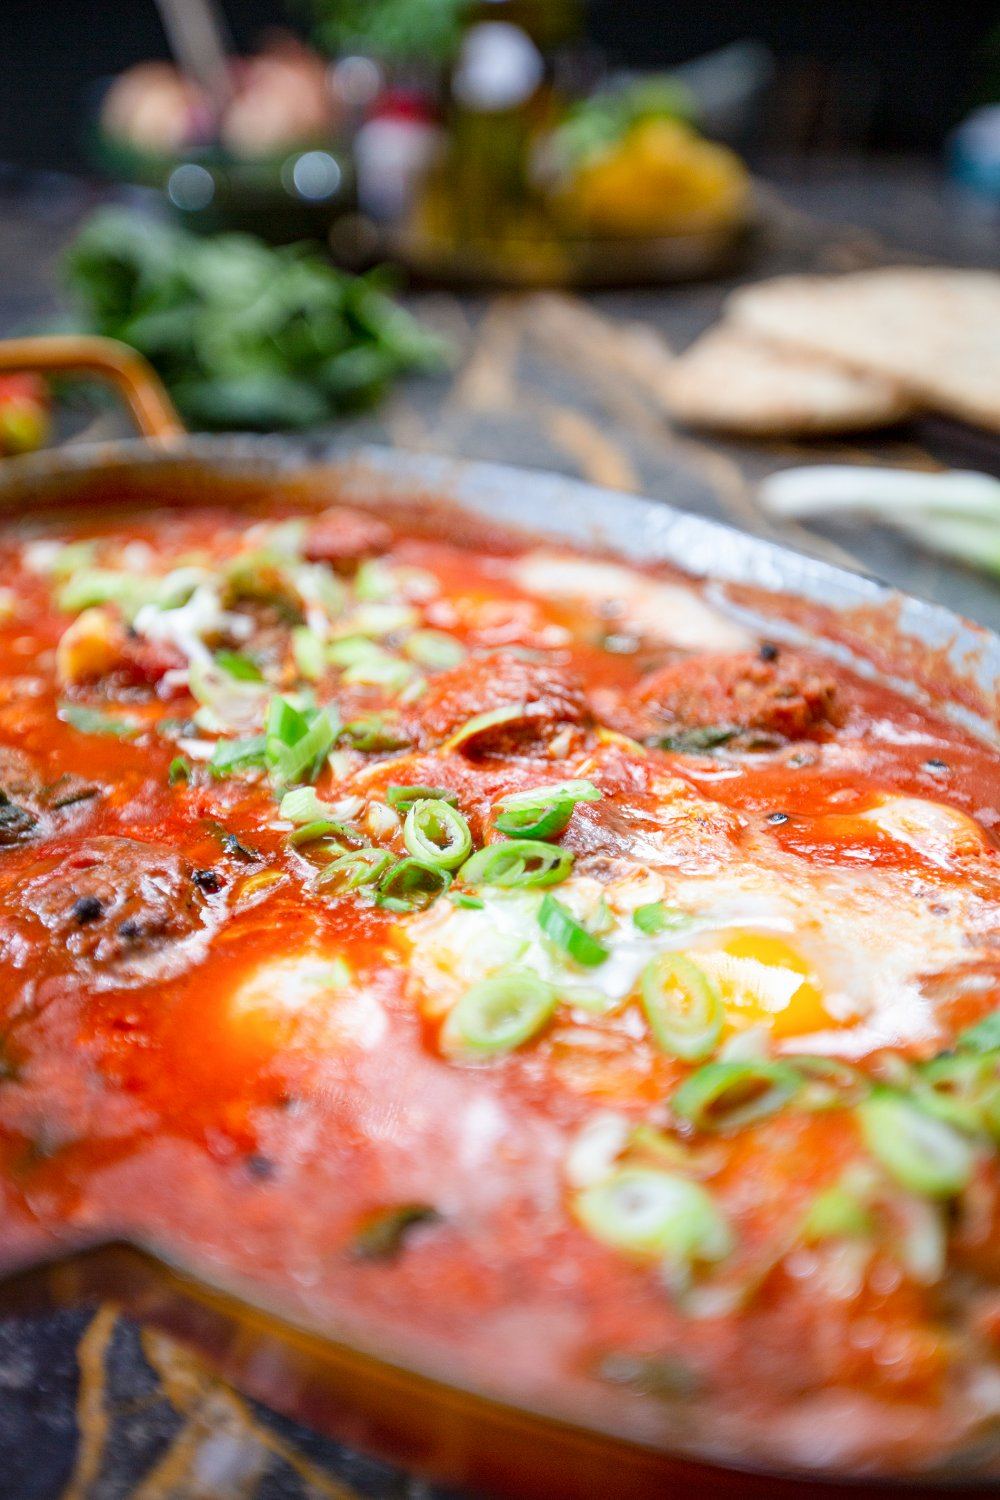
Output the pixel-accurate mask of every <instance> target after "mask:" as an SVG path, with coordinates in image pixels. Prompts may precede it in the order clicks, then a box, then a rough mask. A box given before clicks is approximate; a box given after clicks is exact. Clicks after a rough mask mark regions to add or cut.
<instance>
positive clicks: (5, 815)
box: [0, 745, 41, 848]
mask: <svg viewBox="0 0 1000 1500" xmlns="http://www.w3.org/2000/svg"><path fill="white" fill-rule="evenodd" d="M40 790H41V778H40V776H39V774H38V771H37V769H36V767H35V764H34V762H33V761H32V759H31V757H30V756H28V755H26V754H25V753H24V751H23V750H15V749H13V748H11V747H9V746H6V745H3V746H0V848H6V847H8V846H9V845H11V844H20V843H23V842H24V840H25V839H27V838H30V836H31V834H32V832H33V831H34V829H35V828H36V826H37V824H38V818H37V816H36V815H35V813H34V811H33V810H32V808H31V803H32V802H33V801H37V798H38V795H39V792H40ZM25 804H27V805H25Z"/></svg>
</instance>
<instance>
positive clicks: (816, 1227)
mask: <svg viewBox="0 0 1000 1500" xmlns="http://www.w3.org/2000/svg"><path fill="white" fill-rule="evenodd" d="M873 1228H874V1220H873V1218H872V1213H871V1209H870V1208H869V1206H868V1203H867V1201H866V1199H865V1196H864V1195H863V1194H861V1193H859V1192H857V1191H856V1190H855V1189H854V1188H852V1187H851V1186H850V1184H849V1183H846V1182H836V1183H834V1184H833V1186H832V1187H828V1188H824V1189H823V1191H822V1192H820V1193H818V1194H817V1195H816V1197H815V1198H814V1199H813V1201H812V1203H811V1204H810V1206H809V1209H808V1211H807V1212H806V1216H805V1218H804V1219H803V1221H802V1228H801V1235H802V1238H803V1239H804V1240H805V1242H806V1243H807V1244H814V1243H815V1242H816V1241H818V1240H841V1239H867V1237H868V1236H869V1235H870V1234H871V1233H872V1230H873Z"/></svg>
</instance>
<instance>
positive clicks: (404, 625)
mask: <svg viewBox="0 0 1000 1500" xmlns="http://www.w3.org/2000/svg"><path fill="white" fill-rule="evenodd" d="M417 619H418V615H417V612H416V610H415V609H414V608H413V607H412V605H410V604H392V603H389V602H388V601H385V602H383V601H381V600H377V601H374V602H373V603H365V604H362V605H361V606H360V607H359V608H358V609H356V610H354V611H353V613H352V614H351V617H350V620H349V621H348V622H347V623H348V624H349V625H350V627H351V629H352V630H353V631H355V632H356V633H357V634H358V635H373V636H386V635H395V634H397V633H398V632H399V631H401V630H410V629H412V627H413V626H414V625H415V624H416V623H417Z"/></svg>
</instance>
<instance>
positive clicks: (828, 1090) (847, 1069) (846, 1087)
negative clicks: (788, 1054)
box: [789, 1053, 871, 1110]
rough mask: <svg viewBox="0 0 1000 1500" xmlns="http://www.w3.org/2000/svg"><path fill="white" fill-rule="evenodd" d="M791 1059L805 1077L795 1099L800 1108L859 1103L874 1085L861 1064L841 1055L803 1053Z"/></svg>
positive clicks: (820, 1107)
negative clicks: (853, 1062)
mask: <svg viewBox="0 0 1000 1500" xmlns="http://www.w3.org/2000/svg"><path fill="white" fill-rule="evenodd" d="M789 1061H790V1062H791V1063H792V1064H793V1066H794V1068H795V1071H796V1072H797V1073H801V1075H802V1077H803V1080H804V1081H803V1086H802V1088H801V1089H800V1090H799V1095H798V1098H797V1099H796V1101H795V1105H796V1108H797V1109H806V1110H821V1109H842V1108H844V1107H845V1106H846V1105H850V1104H856V1103H857V1102H858V1101H859V1099H861V1098H863V1097H864V1095H865V1094H867V1093H868V1091H869V1090H870V1088H871V1083H870V1082H869V1080H868V1079H867V1078H866V1077H865V1075H864V1073H862V1072H861V1070H860V1069H859V1068H855V1067H852V1066H851V1064H850V1063H847V1062H843V1061H842V1060H841V1059H840V1058H839V1057H813V1056H812V1055H811V1054H808V1053H801V1054H800V1055H798V1056H796V1057H793V1058H790V1059H789Z"/></svg>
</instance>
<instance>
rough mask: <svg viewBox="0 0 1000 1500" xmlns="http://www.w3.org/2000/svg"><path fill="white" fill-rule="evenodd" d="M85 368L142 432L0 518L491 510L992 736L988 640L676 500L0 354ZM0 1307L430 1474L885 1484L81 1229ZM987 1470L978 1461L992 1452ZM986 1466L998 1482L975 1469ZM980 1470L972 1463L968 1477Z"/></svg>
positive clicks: (65, 455)
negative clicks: (257, 507)
mask: <svg viewBox="0 0 1000 1500" xmlns="http://www.w3.org/2000/svg"><path fill="white" fill-rule="evenodd" d="M12 369H40V370H47V371H52V372H61V373H62V372H71V371H75V372H77V373H88V374H90V375H97V376H100V377H102V378H104V379H107V380H109V381H110V382H112V383H113V384H114V385H116V386H117V387H118V388H119V389H120V390H121V391H122V393H123V394H124V396H125V398H126V400H127V402H128V405H129V407H130V409H131V410H132V413H133V415H134V416H135V418H136V421H137V423H138V425H139V428H140V431H141V433H142V437H141V438H140V439H137V440H130V441H124V442H116V443H109V444H102V445H99V446H97V445H79V446H75V447H70V448H67V449H63V450H59V451H55V452H51V453H46V454H41V455H32V456H29V457H24V458H20V459H15V460H9V461H7V462H6V463H4V464H3V465H2V466H0V507H2V508H3V509H4V511H5V512H6V513H8V514H10V513H17V512H25V513H26V512H29V511H32V512H34V511H42V510H45V509H53V508H55V509H60V508H64V507H68V506H74V505H76V504H90V505H95V504H100V503H101V502H102V500H105V501H106V500H107V499H108V497H109V496H113V497H114V498H115V500H116V501H121V500H122V499H123V498H127V499H128V501H129V503H135V504H139V505H142V504H163V503H169V504H170V505H184V504H186V503H195V502H204V500H205V498H206V494H210V495H211V496H212V498H213V499H215V500H217V501H220V502H224V501H226V500H227V499H230V500H232V501H234V502H235V501H238V500H239V499H241V498H243V497H245V496H247V495H248V494H254V495H257V496H258V497H259V496H260V495H262V494H273V493H282V494H285V495H289V496H291V497H293V498H294V500H295V501H296V503H298V504H301V505H302V506H304V507H307V506H309V505H317V506H319V505H322V504H324V503H329V501H330V500H331V498H343V499H345V500H348V501H349V502H350V503H351V504H352V505H362V506H364V505H368V506H372V507H378V508H379V509H380V510H383V511H390V512H393V513H397V514H399V515H402V516H405V517H406V518H407V521H408V524H412V525H414V526H427V527H428V528H430V529H435V528H440V526H441V524H442V521H443V520H445V519H446V520H448V521H449V524H451V525H453V526H455V525H458V526H461V527H466V528H471V531H472V532H473V533H477V532H478V534H480V535H484V534H486V535H488V532H489V528H490V526H491V525H492V526H496V525H501V526H503V527H505V528H514V529H515V530H520V531H522V532H528V533H530V534H532V535H533V536H535V537H544V538H546V539H548V540H550V541H555V542H562V543H566V544H568V545H572V546H574V547H578V548H584V549H594V550H597V551H599V552H601V553H604V554H608V553H613V554H616V555H617V556H619V557H622V558H624V559H626V560H627V561H630V562H633V563H640V564H642V565H644V566H647V567H649V566H652V567H656V566H661V567H663V568H664V569H667V570H672V571H674V572H676V571H678V570H680V571H681V572H683V573H685V574H687V575H689V576H691V577H693V578H695V579H697V580H700V581H702V582H703V586H704V588H705V591H706V593H707V595H708V596H709V597H711V599H712V601H713V602H714V603H715V604H716V605H717V606H718V607H720V608H722V609H723V610H726V611H728V612H730V613H731V614H734V615H736V616H737V617H739V618H742V619H744V620H747V621H749V622H750V623H753V624H754V625H756V626H757V627H758V628H762V629H766V631H767V633H768V634H770V635H772V636H775V637H777V638H784V639H789V640H802V639H807V640H808V641H809V643H810V644H811V645H812V646H813V647H814V648H815V649H818V650H821V651H826V652H828V653H830V654H834V655H837V656H840V657H843V658H846V659H849V660H850V661H851V663H852V664H853V665H854V666H855V667H856V668H857V669H858V670H859V671H861V672H864V673H867V674H870V675H872V676H875V677H876V678H878V679H880V680H883V681H887V682H891V683H892V684H893V686H895V687H897V688H901V689H902V690H903V691H904V692H907V693H909V694H910V695H912V696H914V697H916V698H919V699H921V700H923V701H930V702H932V703H934V705H935V706H936V707H938V708H939V709H942V710H944V711H945V712H946V713H947V714H949V715H951V716H952V717H954V718H955V719H956V720H958V721H959V722H961V723H963V724H965V725H966V726H969V727H972V728H974V729H975V730H976V731H977V732H978V733H980V734H981V735H982V736H984V737H985V738H987V739H988V740H989V741H990V742H991V743H997V742H998V740H1000V691H998V689H1000V637H997V636H996V635H994V634H992V633H991V632H988V631H986V630H983V629H981V628H979V627H977V626H975V625H972V624H970V623H969V622H967V621H964V620H962V619H961V618H960V617H958V616H957V615H954V614H952V613H951V612H950V611H948V610H946V609H943V608H941V607H939V606H935V605H931V604H927V603H924V602H921V601H919V600H916V599H913V598H910V597H908V596H905V595H902V594H899V593H897V592H895V591H893V590H891V589H889V588H887V587H886V586H885V585H883V584H880V583H878V582H875V581H873V580H871V579H867V578H863V577H861V576H859V575H855V574H852V573H848V572H845V571H843V570H840V569H837V568H834V567H831V566H829V565H828V564H826V563H823V562H818V561H815V560H812V559H809V558H805V557H802V556H799V555H798V554H796V553H794V552H791V551H788V550H786V549H784V548H782V547H779V546H776V545H774V544H773V543H771V542H768V541H764V540H761V539H759V538H754V537H750V536H747V535H743V534H741V533H738V532H735V531H732V530H730V529H728V528H727V527H724V526H721V525H718V524H716V523H714V522H710V521H706V520H702V519H700V518H698V517H695V516H692V515H687V514H684V513H682V512H679V511H675V510H673V509H671V508H670V507H669V506H666V505H663V504H660V503H656V502H652V501H649V500H643V499H639V498H636V497H631V496H622V495H620V494H617V493H612V492H608V491H604V490H600V489H597V488H594V487H592V486H589V485H584V484H581V483H579V482H576V481H574V480H570V479H566V478H563V477H561V476H556V475H551V474H541V473H531V472H525V471H522V470H517V469H513V468H505V467H501V466H498V465H488V464H475V463H455V462H452V461H449V460H446V459H441V458H434V457H428V456H424V455H408V454H400V453H394V452H389V451H385V450H375V449H372V450H363V451H360V452H358V451H354V452H351V451H347V450H345V449H344V448H343V447H341V446H339V445H336V444H335V445H329V444H325V443H324V444H322V445H319V446H317V445H316V444H315V443H309V442H305V441H299V440H290V441H286V440H281V441H279V440H276V439H272V438H247V437H225V436H224V437H218V438H200V437H189V436H187V435H186V434H185V433H184V431H183V429H182V427H181V424H180V422H179V421H178V419H177V417H176V414H175V413H174V412H173V410H172V407H171V405H170V402H169V399H168V397H167V396H166V394H165V392H164V391H163V390H162V387H160V385H159V383H158V382H157V380H156V378H155V376H153V374H152V372H151V371H149V369H148V367H146V366H145V365H144V364H143V362H142V361H141V360H140V359H139V358H138V357H137V356H136V355H134V353H133V352H132V351H131V350H127V349H125V348H124V347H123V346H120V345H114V344H110V343H108V342H107V341H102V340H93V339H51V340H20V341H16V342H12V343H9V344H7V345H0V371H2V370H12ZM0 1270H2V1271H5V1272H6V1276H5V1278H4V1280H3V1283H2V1285H0V1308H5V1309H15V1308H17V1309H24V1308H34V1309H37V1308H39V1307H44V1306H55V1305H63V1304H65V1303H68V1302H76V1301H83V1300H93V1299H94V1298H106V1299H109V1300H112V1301H114V1302H116V1303H118V1304H119V1305H121V1306H122V1307H123V1308H124V1309H125V1310H126V1311H127V1312H129V1313H131V1314H133V1315H134V1316H136V1317H138V1318H139V1319H141V1320H144V1321H146V1322H150V1323H154V1324H156V1325H157V1326H159V1327H161V1328H163V1329H165V1330H166V1331H168V1332H170V1333H172V1334H173V1335H174V1336H176V1337H178V1338H180V1339H181V1340H182V1341H185V1342H187V1343H188V1344H190V1345H191V1346H193V1347H194V1348H195V1349H197V1350H198V1351H199V1353H200V1354H201V1355H202V1356H203V1357H205V1358H206V1359H207V1360H208V1361H209V1363H211V1364H212V1365H214V1366H215V1367H216V1368H217V1369H218V1370H219V1371H220V1372H221V1373H222V1374H224V1375H225V1376H226V1378H228V1379H229V1380H231V1381H232V1382H233V1383H234V1384H235V1385H236V1386H238V1387H240V1388H241V1389H243V1390H245V1391H247V1392H248V1393H249V1394H251V1395H253V1396H255V1397H257V1398H258V1399H261V1400H263V1401H264V1402H266V1403H268V1404H269V1405H271V1406H273V1407H274V1408H276V1409H278V1410H281V1411H283V1412H285V1413H286V1414H288V1415H289V1416H292V1417H294V1418H296V1419H298V1420H299V1421H302V1422H304V1423H306V1424H308V1425H311V1426H313V1427H315V1428H317V1429H318V1430H321V1431H324V1432H327V1433H329V1434H331V1435H333V1436H335V1437H338V1438H340V1439H341V1440H343V1441H345V1442H347V1443H349V1444H351V1445H353V1446H356V1447H360V1448H364V1449H367V1450H370V1451H373V1452H377V1453H379V1454H382V1455H384V1456H386V1457H388V1458H389V1459H390V1460H392V1461H393V1462H395V1463H397V1464H399V1465H400V1466H402V1467H404V1468H406V1469H407V1470H412V1471H417V1472H419V1473H421V1474H425V1475H427V1476H429V1477H431V1478H433V1479H435V1480H439V1481H442V1482H445V1483H447V1484H450V1485H456V1486H460V1487H462V1488H465V1489H467V1490H470V1491H473V1492H476V1493H484V1492H485V1493H492V1494H507V1495H518V1496H527V1497H532V1496H539V1497H540V1496H546V1497H551V1496H560V1497H563V1496H565V1497H567V1500H573V1497H584V1496H597V1495H600V1496H605V1495H607V1496H611V1495H614V1496H615V1497H622V1500H633V1497H634V1500H640V1497H652V1496H654V1495H656V1496H660V1495H662V1494H664V1493H669V1494H671V1495H673V1496H678V1497H686V1496H695V1495H698V1496H702V1495H712V1494H716V1495H719V1496H723V1495H725V1496H747V1497H751V1496H775V1497H788V1500H794V1497H799V1500H804V1497H805V1496H807V1495H809V1496H818V1497H823V1496H829V1497H831V1500H832V1497H834V1496H838V1495H841V1496H845V1497H846V1496H848V1495H861V1494H869V1495H875V1494H883V1495H884V1494H887V1493H891V1492H892V1489H893V1488H894V1485H893V1482H892V1480H891V1479H880V1480H878V1481H876V1480H873V1479H870V1478H858V1477H857V1476H854V1477H851V1476H838V1475H836V1474H828V1473H823V1474H819V1473H814V1472H810V1473H809V1474H797V1475H796V1474H791V1473H780V1474H779V1473H777V1472H766V1471H764V1470H762V1469H760V1468H759V1467H754V1464H753V1461H752V1460H748V1462H747V1464H746V1466H745V1467H741V1468H738V1469H737V1468H733V1467H723V1466H721V1465H719V1464H718V1463H713V1462H711V1461H708V1460H706V1461H702V1459H701V1458H699V1457H691V1456H688V1455H685V1456H680V1455H679V1454H678V1453H677V1452H676V1451H674V1452H671V1451H668V1450H666V1449H659V1448H653V1447H650V1446H644V1445H643V1444H641V1443H639V1442H637V1441H635V1440H633V1439H630V1438H629V1436H628V1435H627V1434H625V1433H623V1432H621V1431H616V1430H613V1429H612V1428H611V1427H609V1426H608V1425H607V1424H606V1423H602V1420H601V1417H600V1414H594V1413H588V1414H587V1417H586V1420H583V1421H581V1420H579V1414H577V1419H574V1416H573V1414H572V1413H571V1412H567V1411H544V1412H542V1411H533V1410H528V1409H525V1408H520V1407H515V1406H513V1405H502V1404H499V1403H497V1402H496V1401H493V1400H491V1399H489V1397H488V1395H487V1394H485V1392H484V1391H476V1390H472V1389H469V1388H467V1387H466V1388H462V1387H460V1386H459V1385H458V1384H455V1383H449V1378H448V1374H447V1372H446V1371H445V1370H443V1369H442V1368H440V1367H435V1366H434V1363H433V1361H432V1360H431V1359H430V1358H425V1359H421V1358H420V1357H419V1354H418V1355H414V1353H413V1351H412V1350H406V1351H404V1350H403V1349H402V1346H401V1347H400V1348H399V1349H393V1348H389V1347H386V1346H385V1344H384V1342H382V1341H379V1340H377V1339H376V1338H374V1337H372V1338H369V1339H366V1338H365V1337H364V1336H363V1334H358V1332H357V1330H356V1329H352V1330H350V1331H349V1333H345V1331H344V1330H338V1329H335V1328H329V1327H324V1328H317V1327H312V1328H310V1327H303V1326H301V1324H296V1323H294V1322H292V1321H290V1320H289V1319H287V1318H286V1317H284V1316H283V1315H282V1310H281V1308H280V1307H278V1306H275V1305H270V1306H261V1305H260V1304H259V1302H258V1303H257V1304H256V1305H255V1304H254V1302H253V1298H252V1294H251V1292H250V1291H249V1289H247V1288H245V1287H241V1286H239V1285H237V1284H227V1285H220V1284H219V1283H218V1281H217V1279H213V1277H212V1275H211V1274H210V1273H209V1272H208V1271H207V1270H206V1268H204V1267H201V1266H199V1265H197V1264H194V1263H192V1262H191V1260H190V1259H188V1260H185V1261H184V1262H183V1263H181V1262H180V1261H179V1260H178V1259H177V1257H176V1256H175V1255H173V1254H172V1252H171V1247H170V1245H169V1244H166V1243H159V1244H155V1245H154V1244H141V1245H140V1244H122V1243H120V1242H116V1243H110V1244H109V1243H102V1242H94V1241H91V1242H89V1243H88V1244H85V1245H74V1246H72V1247H69V1248H68V1251H67V1254H66V1255H65V1256H64V1257H63V1258H60V1259H58V1260H56V1261H50V1262H48V1263H46V1264H44V1265H41V1266H38V1265H35V1266H30V1267H29V1266H23V1265H21V1266H7V1267H0ZM996 1462H997V1460H996V1455H995V1454H994V1455H993V1456H992V1458H991V1457H989V1456H984V1455H983V1454H970V1455H968V1456H967V1459H966V1460H965V1461H963V1462H962V1463H961V1464H960V1465H955V1466H953V1467H951V1468H949V1469H948V1470H942V1471H941V1472H940V1473H936V1474H934V1475H932V1476H927V1477H926V1478H924V1477H923V1476H921V1478H920V1479H919V1481H918V1482H916V1483H914V1482H913V1479H912V1477H911V1478H910V1479H909V1480H908V1481H907V1482H906V1483H905V1493H906V1494H907V1495H911V1496H919V1495H927V1496H931V1495H942V1494H946V1493H958V1492H964V1493H968V1492H969V1490H970V1488H971V1489H978V1490H979V1491H980V1492H981V1493H987V1492H990V1493H995V1488H996V1483H997V1480H996V1474H997V1468H996V1466H995V1465H996ZM984 1466H986V1467H984ZM987 1474H991V1475H992V1478H989V1477H986V1476H987ZM977 1476H978V1477H977Z"/></svg>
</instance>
